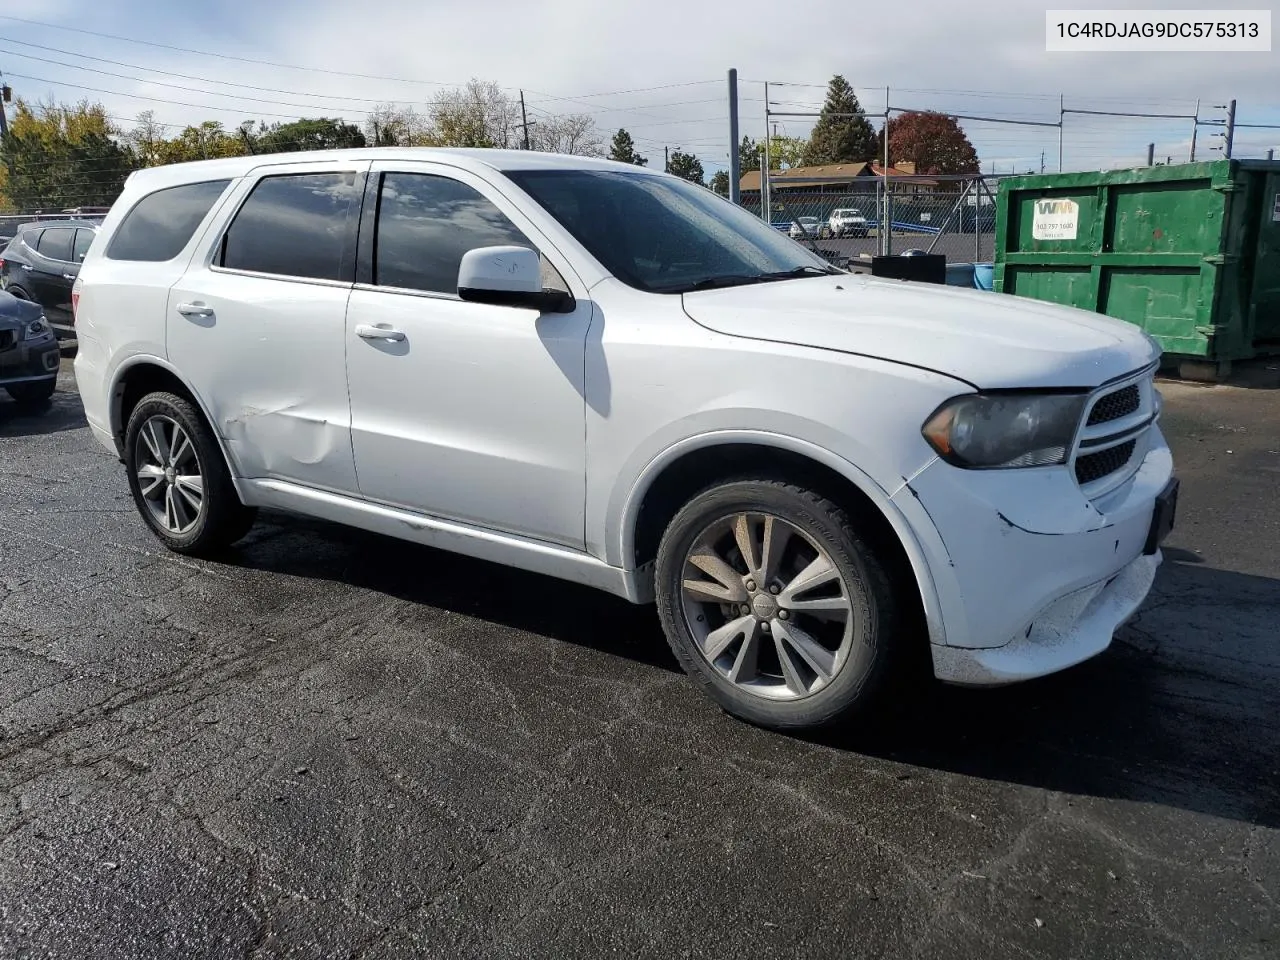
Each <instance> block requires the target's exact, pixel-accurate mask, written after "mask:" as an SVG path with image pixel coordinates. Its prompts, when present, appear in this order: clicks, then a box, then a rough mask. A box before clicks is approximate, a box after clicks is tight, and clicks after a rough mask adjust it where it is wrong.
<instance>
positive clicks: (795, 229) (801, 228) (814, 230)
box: [787, 217, 827, 240]
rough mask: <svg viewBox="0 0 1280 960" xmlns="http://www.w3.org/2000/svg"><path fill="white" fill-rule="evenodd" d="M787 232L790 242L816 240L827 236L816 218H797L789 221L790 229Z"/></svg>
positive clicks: (820, 222)
mask: <svg viewBox="0 0 1280 960" xmlns="http://www.w3.org/2000/svg"><path fill="white" fill-rule="evenodd" d="M787 232H788V233H789V234H790V236H791V239H792V240H817V239H818V238H820V237H825V236H826V234H827V231H826V230H824V229H823V225H822V221H821V220H819V219H818V218H817V217H797V218H796V219H795V220H792V221H791V229H790V230H788V231H787Z"/></svg>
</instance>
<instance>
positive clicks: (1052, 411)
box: [921, 393, 1086, 469]
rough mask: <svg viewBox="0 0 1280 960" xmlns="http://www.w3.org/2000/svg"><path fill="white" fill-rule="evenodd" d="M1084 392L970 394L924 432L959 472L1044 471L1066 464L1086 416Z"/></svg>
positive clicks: (946, 407)
mask: <svg viewBox="0 0 1280 960" xmlns="http://www.w3.org/2000/svg"><path fill="white" fill-rule="evenodd" d="M1085 399H1086V397H1085V395H1084V394H1078V393H1057V394H1028V393H994V394H969V395H967V396H963V397H955V398H954V399H951V400H948V401H947V402H946V403H944V404H943V405H942V406H940V407H939V408H938V409H937V410H936V411H935V412H934V414H933V416H931V417H930V418H929V419H928V420H926V421H925V424H924V427H923V428H922V431H921V432H923V433H924V438H925V439H926V440H927V441H929V446H931V447H933V449H934V450H936V451H938V455H939V456H940V457H942V458H943V459H944V460H946V461H947V462H948V463H951V464H954V465H955V466H957V467H969V468H978V469H984V468H985V469H994V468H1000V467H1044V466H1049V465H1052V464H1056V463H1065V462H1066V459H1067V455H1068V454H1069V453H1070V452H1071V444H1072V441H1073V440H1074V439H1075V433H1076V427H1077V426H1079V424H1080V415H1081V413H1083V411H1084V404H1085Z"/></svg>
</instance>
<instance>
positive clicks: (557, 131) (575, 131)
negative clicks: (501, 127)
mask: <svg viewBox="0 0 1280 960" xmlns="http://www.w3.org/2000/svg"><path fill="white" fill-rule="evenodd" d="M529 140H530V146H532V147H533V149H534V150H542V151H544V152H546V153H571V154H574V155H576V156H579V157H603V156H604V155H605V148H604V136H603V135H602V134H601V133H600V131H599V130H598V129H597V128H596V122H595V121H594V120H592V119H591V118H590V117H589V116H587V115H586V114H584V113H571V114H567V115H565V116H560V117H543V118H542V119H540V120H539V121H538V123H537V125H536V126H534V127H533V128H532V129H531V131H530V134H529Z"/></svg>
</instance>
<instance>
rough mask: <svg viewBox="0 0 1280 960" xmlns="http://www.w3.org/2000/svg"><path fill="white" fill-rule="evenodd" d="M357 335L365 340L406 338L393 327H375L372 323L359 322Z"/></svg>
mask: <svg viewBox="0 0 1280 960" xmlns="http://www.w3.org/2000/svg"><path fill="white" fill-rule="evenodd" d="M356 336H357V337H360V338H361V339H363V340H397V341H399V340H404V339H405V335H404V334H403V333H401V332H400V331H399V330H393V329H391V327H375V326H374V325H373V324H371V323H357V324H356Z"/></svg>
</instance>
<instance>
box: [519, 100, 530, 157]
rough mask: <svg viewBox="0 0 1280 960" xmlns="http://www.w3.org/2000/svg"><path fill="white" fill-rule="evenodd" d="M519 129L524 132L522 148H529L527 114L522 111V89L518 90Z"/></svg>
mask: <svg viewBox="0 0 1280 960" xmlns="http://www.w3.org/2000/svg"><path fill="white" fill-rule="evenodd" d="M520 129H521V131H522V132H523V133H524V148H525V149H526V150H528V149H529V116H528V114H526V113H525V112H524V91H523V90H521V91H520Z"/></svg>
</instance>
